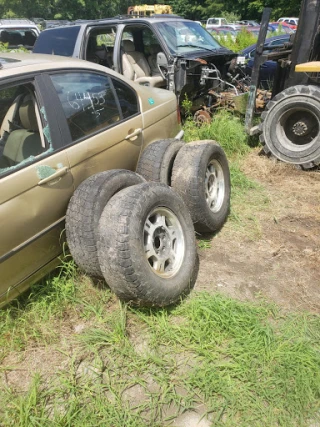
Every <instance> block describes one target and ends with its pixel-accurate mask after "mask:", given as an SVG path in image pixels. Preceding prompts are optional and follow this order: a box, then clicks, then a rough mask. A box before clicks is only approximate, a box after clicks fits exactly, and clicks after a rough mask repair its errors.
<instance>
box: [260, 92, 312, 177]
mask: <svg viewBox="0 0 320 427" xmlns="http://www.w3.org/2000/svg"><path fill="white" fill-rule="evenodd" d="M261 120H262V121H261V124H260V126H259V129H260V132H261V134H260V141H261V143H262V144H263V148H264V151H265V152H266V153H267V154H268V155H273V156H274V157H276V158H277V159H279V160H282V161H284V162H287V163H292V164H296V165H300V166H302V167H303V168H304V169H310V168H312V167H314V166H317V165H318V164H319V163H320V88H319V87H317V86H303V85H297V86H293V87H290V88H288V89H285V90H284V91H282V92H280V93H279V94H278V95H276V96H275V97H274V98H273V99H272V100H271V101H270V102H269V103H268V104H267V107H266V111H264V112H263V113H262V115H261Z"/></svg>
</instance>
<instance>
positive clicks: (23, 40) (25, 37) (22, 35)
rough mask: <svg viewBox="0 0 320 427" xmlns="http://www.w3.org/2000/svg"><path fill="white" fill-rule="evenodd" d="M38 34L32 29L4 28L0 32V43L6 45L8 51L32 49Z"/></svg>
mask: <svg viewBox="0 0 320 427" xmlns="http://www.w3.org/2000/svg"><path fill="white" fill-rule="evenodd" d="M37 37H38V33H37V31H36V30H35V29H33V28H6V29H2V30H0V42H1V43H3V44H7V47H8V48H9V49H17V48H19V47H24V48H26V49H30V50H31V49H32V47H33V45H34V43H35V41H36V39H37Z"/></svg>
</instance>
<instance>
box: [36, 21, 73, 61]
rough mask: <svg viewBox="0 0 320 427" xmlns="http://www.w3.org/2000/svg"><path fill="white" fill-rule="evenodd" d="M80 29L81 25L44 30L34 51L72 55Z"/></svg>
mask: <svg viewBox="0 0 320 427" xmlns="http://www.w3.org/2000/svg"><path fill="white" fill-rule="evenodd" d="M79 31H80V26H79V25H77V26H73V27H61V28H59V29H58V28H57V29H52V30H45V31H42V33H41V37H38V38H37V41H36V43H35V45H34V48H33V52H34V53H48V54H49V55H62V56H72V55H73V51H74V47H75V43H76V40H77V37H78V34H79Z"/></svg>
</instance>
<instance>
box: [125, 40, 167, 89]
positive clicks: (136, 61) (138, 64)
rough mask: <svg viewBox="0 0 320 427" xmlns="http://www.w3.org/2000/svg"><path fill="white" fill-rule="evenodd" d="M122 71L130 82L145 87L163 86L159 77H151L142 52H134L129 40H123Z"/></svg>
mask: <svg viewBox="0 0 320 427" xmlns="http://www.w3.org/2000/svg"><path fill="white" fill-rule="evenodd" d="M122 43H123V50H124V52H123V54H122V70H123V75H124V76H125V77H127V78H128V79H130V80H134V81H135V82H137V83H139V84H142V85H146V86H154V87H161V86H163V85H164V84H165V81H164V79H163V78H162V77H161V75H159V74H158V75H154V76H153V75H152V73H151V69H150V65H149V63H148V61H147V59H146V57H145V56H144V54H143V53H142V52H138V51H136V50H135V46H134V43H133V42H132V41H131V40H123V42H122Z"/></svg>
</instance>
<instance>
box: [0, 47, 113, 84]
mask: <svg viewBox="0 0 320 427" xmlns="http://www.w3.org/2000/svg"><path fill="white" fill-rule="evenodd" d="M61 68H66V69H67V68H83V69H93V70H100V71H103V72H106V67H104V66H102V65H98V64H95V63H93V62H89V61H84V60H82V59H76V58H69V57H65V56H58V55H45V54H42V53H41V54H40V53H16V52H13V53H2V52H1V53H0V81H1V79H2V78H7V77H11V76H13V75H19V74H22V73H29V72H35V71H45V70H54V69H61ZM108 73H109V74H112V75H118V73H116V72H115V71H113V70H111V69H109V68H108Z"/></svg>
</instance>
